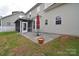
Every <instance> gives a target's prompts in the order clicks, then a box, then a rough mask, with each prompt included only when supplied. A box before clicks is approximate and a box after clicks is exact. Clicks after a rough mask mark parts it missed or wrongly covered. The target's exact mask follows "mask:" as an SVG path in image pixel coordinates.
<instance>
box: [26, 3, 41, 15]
mask: <svg viewBox="0 0 79 59" xmlns="http://www.w3.org/2000/svg"><path fill="white" fill-rule="evenodd" d="M40 4H42V3H37V4H36V5H34V6H33V7H32V8H31V9H30V10H28V11H27V12H26V14H28V13H29V12H30V11H32V10H33V9H35V8H36V7H38V6H39V5H40ZM26 14H25V15H26Z"/></svg>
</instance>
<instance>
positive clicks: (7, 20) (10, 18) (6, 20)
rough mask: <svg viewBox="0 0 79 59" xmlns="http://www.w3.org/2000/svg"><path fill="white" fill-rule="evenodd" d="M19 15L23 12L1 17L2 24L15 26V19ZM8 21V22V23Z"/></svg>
mask: <svg viewBox="0 0 79 59" xmlns="http://www.w3.org/2000/svg"><path fill="white" fill-rule="evenodd" d="M20 15H24V14H16V15H12V16H8V17H6V18H2V19H1V20H2V26H15V23H14V22H15V21H16V20H17V19H18V18H19V16H20ZM8 23H10V24H8Z"/></svg>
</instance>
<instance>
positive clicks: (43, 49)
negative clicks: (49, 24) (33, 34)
mask: <svg viewBox="0 0 79 59" xmlns="http://www.w3.org/2000/svg"><path fill="white" fill-rule="evenodd" d="M0 55H1V56H10V55H12V56H16V55H19V56H20V55H23V56H29V55H30V56H34V55H46V56H69V55H70V56H72V55H73V56H75V55H79V37H74V36H61V37H59V38H56V39H55V40H52V41H50V42H48V43H46V44H43V45H42V46H40V45H38V44H36V43H34V42H32V41H31V40H29V39H28V38H25V37H23V36H21V35H20V34H18V33H16V32H3V33H0Z"/></svg>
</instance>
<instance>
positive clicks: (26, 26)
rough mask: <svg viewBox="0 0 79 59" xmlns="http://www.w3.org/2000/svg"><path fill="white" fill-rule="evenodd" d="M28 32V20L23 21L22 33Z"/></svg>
mask: <svg viewBox="0 0 79 59" xmlns="http://www.w3.org/2000/svg"><path fill="white" fill-rule="evenodd" d="M24 23H25V24H26V30H24V28H23V27H24ZM24 32H28V22H22V33H24Z"/></svg>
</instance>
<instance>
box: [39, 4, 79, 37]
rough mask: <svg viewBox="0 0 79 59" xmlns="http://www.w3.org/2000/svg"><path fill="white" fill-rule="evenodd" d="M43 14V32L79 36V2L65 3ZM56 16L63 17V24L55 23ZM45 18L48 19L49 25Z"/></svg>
mask: <svg viewBox="0 0 79 59" xmlns="http://www.w3.org/2000/svg"><path fill="white" fill-rule="evenodd" d="M41 16H42V17H41V29H40V31H41V32H49V33H58V34H69V35H77V36H79V4H75V3H73V4H72V3H71V4H64V5H62V6H59V7H57V8H54V9H52V10H50V11H48V12H45V13H44V14H43V15H41ZM56 16H60V17H61V18H62V24H61V25H56V24H55V22H56ZM45 19H48V25H45Z"/></svg>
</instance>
